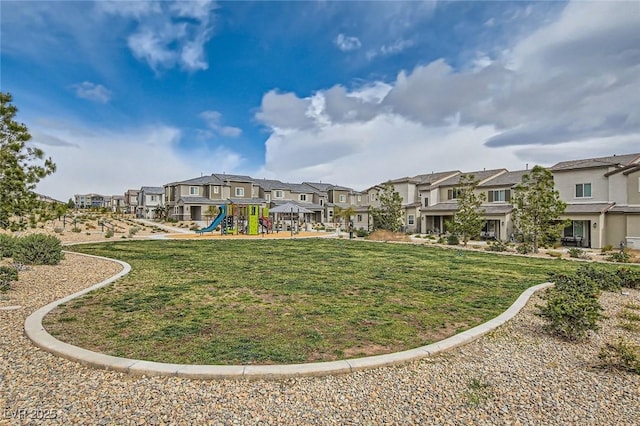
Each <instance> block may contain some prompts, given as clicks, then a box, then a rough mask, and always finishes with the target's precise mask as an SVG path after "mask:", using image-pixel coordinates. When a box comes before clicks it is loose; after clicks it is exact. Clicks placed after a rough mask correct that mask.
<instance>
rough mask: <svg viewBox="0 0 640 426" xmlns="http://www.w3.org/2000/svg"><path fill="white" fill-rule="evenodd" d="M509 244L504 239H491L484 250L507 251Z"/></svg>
mask: <svg viewBox="0 0 640 426" xmlns="http://www.w3.org/2000/svg"><path fill="white" fill-rule="evenodd" d="M508 247H509V246H508V245H507V243H505V242H504V241H499V240H496V241H492V242H490V243H489V244H488V245H487V248H486V250H488V251H507V248H508Z"/></svg>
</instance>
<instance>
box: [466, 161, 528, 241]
mask: <svg viewBox="0 0 640 426" xmlns="http://www.w3.org/2000/svg"><path fill="white" fill-rule="evenodd" d="M526 173H528V170H517V171H513V172H506V173H501V174H499V175H497V176H495V177H492V178H489V179H487V180H485V181H483V182H481V183H479V184H478V186H477V188H476V192H477V193H478V194H482V196H483V197H484V202H483V203H482V206H481V210H482V212H483V215H484V217H485V219H486V223H485V225H484V228H483V229H482V231H481V233H480V236H481V237H482V238H486V239H497V240H502V241H506V240H508V239H510V238H511V236H512V234H513V233H514V225H513V219H512V217H511V216H512V213H513V205H512V204H511V197H512V196H513V191H514V189H515V187H516V186H518V185H519V184H520V183H522V176H523V175H524V174H526Z"/></svg>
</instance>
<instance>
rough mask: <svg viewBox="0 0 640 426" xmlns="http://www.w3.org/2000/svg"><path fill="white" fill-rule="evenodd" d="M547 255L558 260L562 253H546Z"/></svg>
mask: <svg viewBox="0 0 640 426" xmlns="http://www.w3.org/2000/svg"><path fill="white" fill-rule="evenodd" d="M547 254H548V255H549V256H551V257H555V258H556V259H560V258H561V257H562V252H561V251H551V250H549V251H547Z"/></svg>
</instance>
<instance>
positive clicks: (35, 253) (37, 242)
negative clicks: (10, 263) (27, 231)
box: [13, 234, 62, 265]
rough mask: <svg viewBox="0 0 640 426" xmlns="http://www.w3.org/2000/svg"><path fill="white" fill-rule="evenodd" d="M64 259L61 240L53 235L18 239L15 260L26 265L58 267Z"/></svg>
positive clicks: (36, 235) (34, 235) (33, 235)
mask: <svg viewBox="0 0 640 426" xmlns="http://www.w3.org/2000/svg"><path fill="white" fill-rule="evenodd" d="M60 259H62V246H61V245H60V240H59V239H58V238H57V237H54V236H52V235H44V234H32V235H27V236H26V237H22V238H18V240H17V241H16V246H15V249H14V252H13V260H14V261H16V262H20V263H24V264H25V265H57V264H58V263H60Z"/></svg>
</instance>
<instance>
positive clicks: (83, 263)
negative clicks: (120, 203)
mask: <svg viewBox="0 0 640 426" xmlns="http://www.w3.org/2000/svg"><path fill="white" fill-rule="evenodd" d="M118 270H119V266H118V265H114V264H113V263H111V262H107V261H102V260H97V259H86V258H81V257H80V256H77V255H74V254H67V255H66V256H65V259H64V260H63V262H62V263H61V265H60V266H56V267H47V266H42V267H34V268H32V269H31V270H29V271H23V272H21V277H20V282H19V283H17V284H16V285H15V289H14V290H11V291H9V292H7V293H4V294H2V293H0V307H7V306H21V308H20V309H15V310H0V410H3V411H2V412H0V424H88V425H95V424H101V425H102V424H117V425H121V424H122V425H129V424H153V425H155V424H176V425H178V424H179V425H181V424H213V425H228V424H231V425H234V424H238V425H245V424H261V425H262V424H264V425H266V424H277V425H280V424H363V425H370V424H403V425H405V424H406V425H409V424H451V425H454V424H487V425H495V424H501V425H502V424H540V425H542V424H543V425H566V424H575V425H586V424H589V425H614V424H615V425H634V424H635V425H638V424H640V376H638V375H633V374H631V373H622V372H618V371H608V370H603V369H600V368H595V365H596V364H597V363H598V357H597V354H598V352H599V348H600V347H601V346H602V345H604V342H605V341H612V340H613V339H614V336H616V335H625V336H626V337H627V338H629V339H631V340H633V341H634V342H635V343H636V344H638V343H640V337H639V335H638V334H639V333H637V332H636V333H630V332H627V331H624V330H622V329H620V328H619V327H617V324H619V322H620V320H619V319H618V318H617V315H618V312H619V310H620V309H623V304H626V303H631V302H633V303H635V304H640V291H637V290H630V291H629V294H628V295H621V294H614V293H604V294H603V296H602V298H601V303H602V304H603V306H605V308H606V314H607V316H608V317H609V318H608V319H607V320H606V321H604V322H603V324H602V325H603V327H602V329H601V331H600V332H599V333H598V334H594V335H592V336H591V337H590V339H589V340H588V342H586V343H579V344H578V343H566V342H563V341H560V340H557V339H554V338H550V337H548V336H546V335H545V334H544V333H543V332H542V331H541V324H542V322H541V320H540V319H539V318H537V317H536V316H535V315H533V313H532V312H534V311H535V307H534V305H535V304H536V303H540V299H539V297H538V296H534V297H533V298H532V299H531V301H530V302H529V304H528V305H527V306H526V307H525V308H524V309H523V311H522V312H521V313H520V314H518V315H517V316H516V317H515V318H514V319H513V320H512V321H510V322H509V323H507V324H506V325H504V326H502V327H500V328H499V329H498V330H496V331H494V332H493V333H490V334H489V335H487V336H485V337H483V338H481V339H479V340H477V341H475V342H473V343H471V344H469V345H466V346H464V347H461V348H458V349H455V350H453V351H451V352H448V353H446V354H443V355H441V356H437V357H434V358H429V359H425V360H422V361H417V362H414V363H411V364H407V365H402V366H397V367H385V368H379V369H375V370H370V371H362V372H356V373H352V374H348V375H342V376H329V377H319V378H297V379H287V380H281V381H263V380H256V381H245V380H240V381H238V380H210V381H204V380H188V379H179V378H172V377H144V376H143V377H140V376H133V375H127V374H123V373H116V372H110V371H104V370H95V369H90V368H87V367H83V366H82V365H80V364H77V363H74V362H70V361H67V360H64V359H61V358H58V357H56V356H54V355H51V354H49V353H46V352H43V351H41V350H39V349H38V348H36V347H35V346H34V345H32V344H31V342H30V341H29V340H28V339H27V338H26V337H25V336H24V333H23V323H24V320H25V318H26V317H27V316H28V315H29V314H30V313H31V312H33V311H34V310H36V309H37V308H39V307H41V306H43V305H45V304H47V303H49V302H51V301H53V300H56V299H58V298H60V297H63V296H66V295H68V294H71V293H73V292H75V291H78V290H80V289H82V288H85V287H87V286H89V285H91V284H94V283H96V282H98V281H101V280H102V279H104V278H106V277H108V276H110V275H112V274H114V273H115V272H117V271H118ZM636 312H637V311H636ZM20 417H24V418H20ZM45 417H46V419H45Z"/></svg>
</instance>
